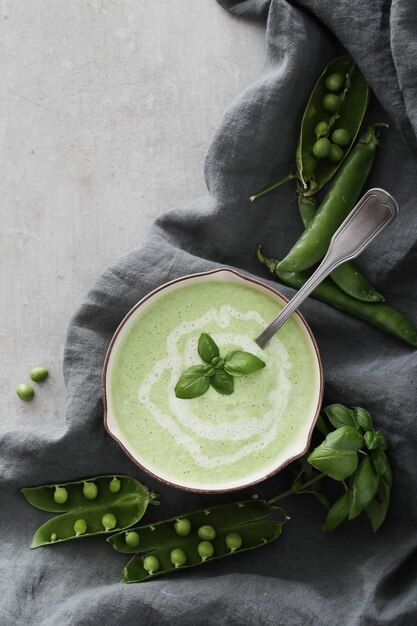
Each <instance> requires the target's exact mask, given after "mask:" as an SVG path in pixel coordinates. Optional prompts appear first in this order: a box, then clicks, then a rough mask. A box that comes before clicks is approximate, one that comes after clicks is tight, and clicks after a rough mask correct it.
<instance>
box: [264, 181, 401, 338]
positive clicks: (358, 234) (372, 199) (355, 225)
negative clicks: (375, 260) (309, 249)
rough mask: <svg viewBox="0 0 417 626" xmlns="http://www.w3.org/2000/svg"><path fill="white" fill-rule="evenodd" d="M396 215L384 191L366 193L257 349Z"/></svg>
mask: <svg viewBox="0 0 417 626" xmlns="http://www.w3.org/2000/svg"><path fill="white" fill-rule="evenodd" d="M397 215H398V205H397V203H396V202H395V200H394V198H393V197H392V196H391V195H390V194H389V193H387V192H386V191H384V190H383V189H370V190H369V191H367V192H366V193H365V195H364V196H362V198H361V199H360V200H359V202H358V203H357V205H356V206H355V207H354V208H353V209H352V211H351V212H350V213H349V215H348V216H347V218H346V219H345V221H344V222H343V223H342V224H341V225H340V226H339V228H338V229H337V231H336V232H335V234H334V235H333V237H332V239H331V241H330V245H329V249H328V250H327V254H326V256H325V257H324V259H323V261H322V262H321V263H320V265H319V266H318V268H317V269H316V271H315V272H314V274H312V275H311V276H310V278H309V279H308V281H307V282H306V283H305V284H304V285H303V287H302V288H301V289H300V290H299V291H298V292H297V293H296V295H295V296H294V297H293V298H292V299H291V300H290V301H289V302H288V304H287V305H286V306H285V307H284V308H283V309H282V311H281V313H280V314H279V315H278V316H277V317H276V318H275V319H274V320H273V321H272V322H271V324H269V326H267V328H265V330H264V331H263V332H262V333H261V334H260V335H259V337H257V338H256V339H255V341H256V343H257V344H258V346H259V347H260V348H264V347H265V345H266V343H267V342H268V341H269V340H270V339H271V337H272V336H273V335H275V333H276V332H277V331H278V330H279V329H280V328H281V326H282V325H283V324H284V322H286V321H287V319H288V318H289V317H290V315H291V314H292V313H293V312H294V311H295V310H296V309H298V307H299V306H300V304H301V303H302V302H303V300H304V299H305V298H307V296H308V295H309V294H310V293H311V292H312V291H313V290H314V289H315V288H316V287H317V285H319V284H320V283H321V282H322V281H323V280H324V279H325V278H326V276H328V275H329V274H330V272H332V271H333V270H334V269H336V267H338V266H339V265H341V264H342V263H345V261H349V260H350V259H354V258H355V257H357V256H358V255H359V254H361V252H363V251H364V250H365V248H367V246H369V244H370V243H371V242H372V241H373V240H374V239H375V237H377V236H378V235H379V234H380V233H381V232H382V231H383V230H384V229H385V228H386V227H387V226H388V224H390V223H391V222H392V220H393V219H394V218H395V217H396V216H397Z"/></svg>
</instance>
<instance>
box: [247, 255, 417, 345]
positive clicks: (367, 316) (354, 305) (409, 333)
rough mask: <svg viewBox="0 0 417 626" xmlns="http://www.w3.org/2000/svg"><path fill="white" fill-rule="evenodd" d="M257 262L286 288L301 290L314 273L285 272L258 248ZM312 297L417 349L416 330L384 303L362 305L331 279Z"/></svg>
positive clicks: (324, 282)
mask: <svg viewBox="0 0 417 626" xmlns="http://www.w3.org/2000/svg"><path fill="white" fill-rule="evenodd" d="M258 259H259V261H260V262H261V263H263V264H264V265H266V267H268V269H269V270H270V271H271V272H272V273H274V274H275V275H276V276H277V278H278V279H279V280H281V281H282V282H283V283H285V284H286V285H289V286H290V287H294V288H295V289H300V288H301V287H302V286H303V285H304V283H306V282H307V280H308V279H309V277H310V275H311V272H309V271H304V272H284V271H283V270H281V268H280V266H281V264H280V263H279V261H276V260H275V259H267V258H266V257H265V256H264V255H263V254H262V252H261V250H260V248H258ZM311 295H312V297H313V298H317V299H318V300H322V301H323V302H326V304H331V305H332V306H334V307H336V308H337V309H340V310H342V311H345V312H346V313H351V314H352V315H355V316H356V317H359V318H361V319H363V320H365V321H367V322H369V324H372V325H373V326H376V327H377V328H380V329H381V330H384V331H385V332H387V333H389V334H390V335H393V336H394V337H397V338H398V339H401V340H402V341H405V342H406V343H408V344H409V345H410V346H413V347H414V348H417V329H416V327H415V326H414V324H413V323H412V322H411V321H410V320H409V319H408V317H407V316H406V315H404V313H402V312H401V311H399V310H398V309H396V308H394V307H393V306H390V305H389V304H386V303H385V302H374V303H371V302H361V301H360V300H357V299H356V298H352V297H351V296H349V295H348V294H347V293H345V292H344V291H342V290H341V289H339V287H338V286H337V285H335V284H334V282H333V281H332V280H330V278H326V279H325V280H324V281H323V282H322V283H320V285H318V287H316V289H315V290H314V291H313V292H312V294H311Z"/></svg>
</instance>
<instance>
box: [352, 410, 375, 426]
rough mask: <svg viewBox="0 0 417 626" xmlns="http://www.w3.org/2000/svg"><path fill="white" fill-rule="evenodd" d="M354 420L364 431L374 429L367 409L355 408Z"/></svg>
mask: <svg viewBox="0 0 417 626" xmlns="http://www.w3.org/2000/svg"><path fill="white" fill-rule="evenodd" d="M353 418H354V420H355V422H356V423H357V424H358V425H359V426H360V427H361V428H363V430H371V429H372V418H371V416H370V414H369V413H368V411H367V410H366V409H363V408H362V407H360V406H355V407H353Z"/></svg>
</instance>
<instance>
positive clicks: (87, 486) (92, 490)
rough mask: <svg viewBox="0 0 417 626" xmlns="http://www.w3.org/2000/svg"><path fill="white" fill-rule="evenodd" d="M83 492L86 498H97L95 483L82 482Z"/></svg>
mask: <svg viewBox="0 0 417 626" xmlns="http://www.w3.org/2000/svg"><path fill="white" fill-rule="evenodd" d="M83 494H84V496H85V497H86V498H87V500H94V498H97V494H98V489H97V485H96V484H95V483H87V482H85V483H84V487H83Z"/></svg>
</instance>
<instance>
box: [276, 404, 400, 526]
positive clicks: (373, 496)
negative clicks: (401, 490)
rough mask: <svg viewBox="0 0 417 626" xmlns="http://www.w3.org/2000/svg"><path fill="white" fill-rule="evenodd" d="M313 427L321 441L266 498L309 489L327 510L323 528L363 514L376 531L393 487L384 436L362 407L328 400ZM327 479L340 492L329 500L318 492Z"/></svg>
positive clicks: (386, 510) (385, 512) (386, 509)
mask: <svg viewBox="0 0 417 626" xmlns="http://www.w3.org/2000/svg"><path fill="white" fill-rule="evenodd" d="M316 426H317V431H318V432H319V433H321V434H322V435H323V436H324V437H325V439H324V441H322V443H320V445H318V446H317V447H316V448H314V449H313V450H310V451H309V452H308V453H307V454H306V455H305V456H304V457H303V460H302V465H301V469H300V471H299V472H298V474H297V475H296V478H295V480H294V482H293V484H292V486H291V489H289V490H288V491H286V492H284V493H282V494H280V495H278V496H276V497H275V498H273V499H272V500H271V501H270V502H277V501H278V500H281V499H283V498H285V497H287V496H289V495H292V494H295V493H297V494H300V493H313V494H314V495H315V497H316V498H317V499H318V500H319V501H320V502H321V503H322V504H323V505H324V506H325V508H326V509H327V517H326V521H325V523H324V526H323V530H326V531H331V530H334V529H335V528H337V527H338V526H339V524H341V523H342V522H343V521H344V520H346V519H347V520H353V519H355V518H356V517H358V516H359V515H360V514H361V513H362V512H365V513H366V515H367V516H368V518H369V521H370V523H371V526H372V528H373V530H374V531H376V530H378V528H379V527H380V526H381V524H382V523H383V521H384V520H385V517H386V515H387V512H388V508H389V502H390V495H391V487H392V472H391V468H390V465H389V462H388V459H387V455H386V453H385V450H386V449H387V447H388V444H387V440H386V437H385V436H384V435H383V434H382V433H381V432H379V431H377V430H375V429H374V427H373V423H372V418H371V416H370V414H369V412H368V411H367V410H366V409H363V408H362V407H354V408H348V407H346V406H343V405H342V404H331V405H329V406H327V407H325V408H324V409H323V410H322V413H321V415H320V416H319V419H318V420H317V424H316ZM331 427H333V428H334V430H331ZM316 470H317V471H316ZM326 477H327V478H332V479H333V480H336V481H338V484H340V485H341V486H342V487H343V490H344V491H343V493H342V495H341V496H340V497H339V498H338V499H337V500H336V501H335V502H334V503H333V504H331V503H330V501H329V500H328V498H327V496H326V495H325V494H324V493H323V480H324V479H325V478H326Z"/></svg>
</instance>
